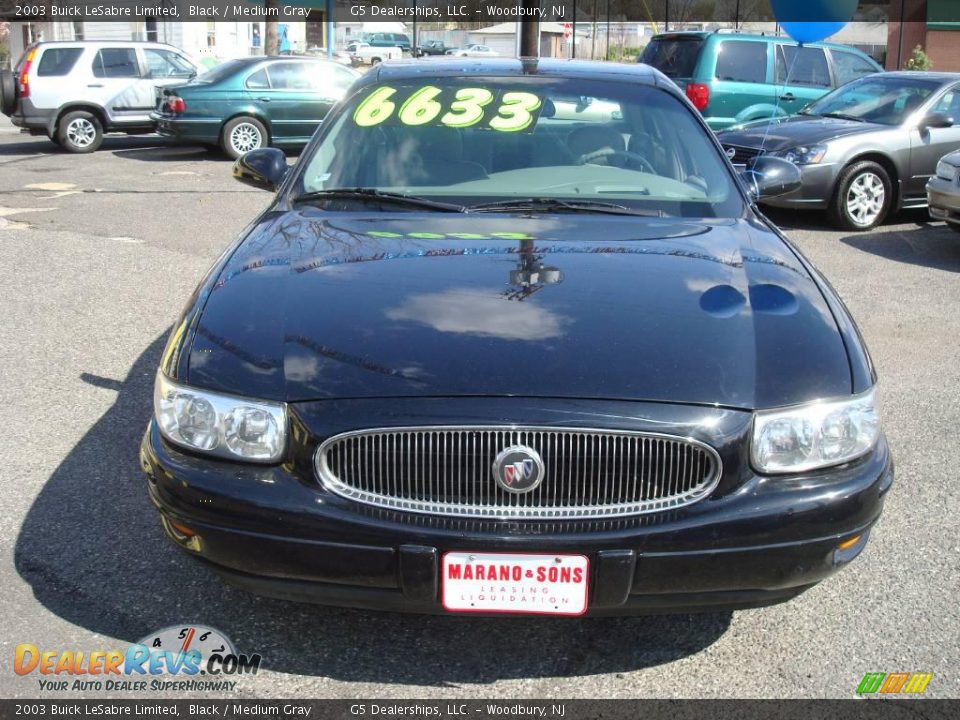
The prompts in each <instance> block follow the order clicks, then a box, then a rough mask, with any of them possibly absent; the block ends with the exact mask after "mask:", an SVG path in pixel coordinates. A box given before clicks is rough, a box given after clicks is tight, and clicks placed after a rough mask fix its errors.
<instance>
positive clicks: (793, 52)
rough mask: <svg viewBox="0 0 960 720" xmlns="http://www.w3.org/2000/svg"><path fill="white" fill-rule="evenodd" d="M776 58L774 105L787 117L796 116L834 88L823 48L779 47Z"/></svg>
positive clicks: (781, 44)
mask: <svg viewBox="0 0 960 720" xmlns="http://www.w3.org/2000/svg"><path fill="white" fill-rule="evenodd" d="M776 57H777V59H776V70H775V80H774V83H775V85H776V97H775V98H774V102H776V103H777V104H778V105H779V107H780V109H781V110H783V111H784V113H785V114H787V115H793V114H795V113H796V112H798V111H799V110H801V109H803V107H804V106H805V105H807V104H808V103H811V102H813V101H814V100H816V99H817V98H819V97H821V96H822V95H824V94H825V93H827V92H828V91H829V90H830V88H831V87H832V84H833V83H832V80H831V77H830V64H829V63H828V62H827V56H826V53H825V52H824V50H823V48H820V47H801V46H797V45H787V44H785V43H777V48H776Z"/></svg>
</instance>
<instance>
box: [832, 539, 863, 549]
mask: <svg viewBox="0 0 960 720" xmlns="http://www.w3.org/2000/svg"><path fill="white" fill-rule="evenodd" d="M858 542H860V536H859V535H854V536H853V537H852V538H850V539H849V540H844V541H843V542H842V543H840V544H839V545H837V550H849V549H850V548H852V547H853V546H854V545H856V544H857V543H858Z"/></svg>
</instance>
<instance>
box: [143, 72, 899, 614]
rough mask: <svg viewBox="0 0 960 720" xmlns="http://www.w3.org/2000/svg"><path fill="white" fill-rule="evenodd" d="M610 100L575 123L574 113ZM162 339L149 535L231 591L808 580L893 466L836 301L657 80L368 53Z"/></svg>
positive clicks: (685, 602)
mask: <svg viewBox="0 0 960 720" xmlns="http://www.w3.org/2000/svg"><path fill="white" fill-rule="evenodd" d="M583 104H586V105H593V106H603V107H611V106H616V112H603V113H591V114H586V115H584V116H582V119H579V120H578V119H576V118H577V114H576V113H575V112H574V111H573V109H575V108H576V107H578V106H580V105H583ZM234 174H235V176H236V177H237V178H238V179H240V180H241V181H243V182H245V183H248V184H251V185H254V186H256V187H261V188H265V189H272V190H276V193H277V194H276V197H275V199H274V201H273V202H272V203H271V204H270V206H269V207H268V208H267V209H266V210H265V211H264V212H263V213H262V214H261V215H260V216H259V217H258V218H257V219H255V220H254V221H253V223H252V224H251V225H250V226H249V227H248V229H247V230H245V231H244V233H243V235H242V236H241V237H240V238H238V239H237V241H236V242H235V243H234V244H233V245H232V246H231V247H230V248H229V249H228V250H227V251H226V252H225V253H223V255H222V256H221V258H220V259H219V260H218V261H217V263H216V264H215V265H214V267H213V268H212V269H211V271H210V272H209V273H208V274H207V275H206V277H205V278H204V279H203V280H202V282H201V284H200V286H199V287H198V289H197V290H196V292H195V293H194V294H193V296H192V297H191V299H190V301H189V303H188V305H187V307H186V309H185V311H184V313H183V315H182V317H181V318H180V319H179V321H178V322H177V323H176V324H175V329H174V330H173V332H172V333H171V336H170V339H169V342H168V345H167V348H166V350H165V351H164V353H163V356H162V360H161V365H160V368H159V370H158V373H157V376H156V389H155V396H154V399H155V414H154V417H153V419H152V420H151V421H150V422H149V427H148V429H147V431H146V434H145V437H144V439H143V443H142V447H141V465H142V467H143V468H144V470H145V472H146V475H147V482H146V486H147V488H148V492H149V495H150V497H151V499H152V501H153V502H154V504H155V505H156V507H157V508H158V510H159V513H160V518H161V522H162V524H163V526H164V528H165V529H166V532H167V534H168V536H169V537H170V539H171V540H172V541H173V542H174V543H176V544H177V545H178V546H179V547H180V548H182V549H184V550H185V551H186V552H188V553H191V554H192V555H194V556H196V557H198V558H201V559H203V560H205V561H206V562H207V563H208V564H209V566H210V567H211V568H212V569H213V570H215V571H216V572H217V573H219V574H220V575H221V576H223V577H224V578H226V579H227V580H228V581H229V582H232V583H235V584H237V585H239V586H241V587H243V588H246V589H249V590H253V591H256V592H260V593H264V594H267V595H275V596H281V597H287V598H293V599H297V600H310V601H316V602H323V603H328V604H334V605H353V606H359V607H367V608H381V609H393V610H403V611H416V612H428V613H445V612H451V613H477V612H480V613H537V614H553V615H580V614H583V613H590V614H598V615H599V614H633V613H645V612H688V611H691V610H703V609H717V608H740V607H752V606H759V605H765V604H770V603H774V602H780V601H783V600H786V599H788V598H791V597H794V596H795V595H797V594H799V593H801V592H803V591H804V590H806V589H807V588H809V587H811V586H812V585H814V584H815V583H817V582H819V581H820V580H822V579H823V578H825V577H827V576H828V575H830V574H831V573H833V572H835V571H837V570H839V569H840V568H842V567H844V566H846V565H847V564H848V563H849V562H850V561H851V560H853V558H855V557H856V556H857V555H858V554H859V553H860V552H861V551H862V550H863V549H864V547H866V545H867V541H868V536H869V535H870V533H871V531H872V528H873V526H874V523H876V521H877V520H878V518H879V516H880V513H881V510H882V506H883V502H884V497H885V494H886V492H887V491H888V489H889V488H890V486H891V483H892V480H893V467H892V462H891V458H890V452H889V450H888V447H887V443H886V441H885V439H884V436H883V433H882V431H881V429H880V426H879V423H878V416H877V408H876V398H875V397H874V387H875V383H876V377H875V375H874V371H873V368H872V366H871V364H870V361H869V358H868V356H867V352H866V349H865V348H864V345H863V342H862V340H861V338H860V335H859V333H858V331H857V329H856V327H855V325H854V323H853V321H852V320H851V318H850V316H849V314H848V313H847V311H846V309H845V308H844V306H843V304H842V303H841V302H840V300H839V299H838V298H837V296H836V295H835V294H834V292H833V291H832V290H831V288H830V286H829V285H828V284H827V282H826V281H824V279H823V278H822V277H821V276H820V274H819V273H818V272H817V271H816V270H815V269H814V268H813V267H812V266H811V265H810V263H809V262H808V261H807V260H806V259H805V258H804V257H803V256H802V255H801V254H800V253H799V252H798V251H797V249H796V248H795V247H794V246H793V245H792V244H791V243H790V242H789V241H787V240H786V239H785V238H784V237H783V235H781V233H780V232H779V231H778V230H777V228H776V227H775V226H773V225H772V224H771V223H770V222H769V221H768V220H767V219H766V218H765V217H764V216H763V215H762V214H760V213H759V212H758V211H757V209H756V207H755V204H754V203H755V201H756V199H757V198H759V197H764V196H767V195H771V194H775V193H781V192H786V191H788V190H790V189H791V188H794V187H796V185H797V183H798V182H799V174H800V173H799V170H798V169H797V167H796V166H795V165H793V164H792V163H790V162H788V161H787V160H784V159H781V158H773V157H760V158H756V159H755V160H754V161H753V162H752V163H751V165H750V168H749V171H747V172H745V173H743V174H742V175H741V176H738V175H737V174H736V173H735V171H734V168H733V166H732V165H731V164H730V163H729V162H728V161H727V159H726V158H725V157H724V154H723V150H722V148H721V146H720V145H719V144H718V143H717V141H716V139H715V137H714V136H713V134H712V133H711V132H710V130H709V128H708V127H707V125H706V124H705V123H704V122H703V119H702V118H701V117H700V115H699V114H698V113H697V112H696V110H695V109H694V108H693V106H692V105H691V104H690V103H689V102H688V101H687V100H686V98H685V97H684V96H683V94H682V92H681V91H679V90H677V88H676V87H675V86H674V85H673V83H670V82H668V81H667V80H666V78H665V77H664V76H663V75H661V74H660V73H658V72H657V71H656V70H653V69H650V68H647V67H646V66H642V65H640V66H638V65H616V64H610V63H594V62H583V61H568V60H548V59H542V60H539V61H537V60H533V59H524V60H517V59H502V60H484V61H480V60H462V61H458V62H456V63H453V62H444V63H439V62H438V63H423V62H419V61H412V60H411V61H403V62H398V63H384V64H382V65H380V66H378V67H377V68H376V69H374V70H372V71H371V72H369V73H367V74H366V75H365V76H364V77H363V78H362V79H360V80H359V81H358V82H357V84H356V85H354V86H353V88H352V89H351V91H350V94H349V96H348V97H346V98H345V99H344V100H343V102H342V103H340V104H339V105H338V106H337V108H336V109H335V110H334V111H333V113H332V114H331V115H330V117H328V118H327V120H325V121H324V124H323V125H322V126H321V129H320V131H319V132H318V133H317V135H316V136H315V137H314V139H313V140H312V141H311V143H310V145H309V146H308V147H307V148H306V149H305V150H304V152H303V153H302V154H301V155H300V158H299V160H298V161H297V163H296V165H295V166H293V167H289V166H288V165H287V161H286V158H285V157H284V155H283V153H281V152H280V151H278V150H274V149H269V148H268V149H261V150H256V151H253V152H251V153H248V154H247V155H245V156H243V157H242V158H241V159H240V160H239V161H238V162H237V163H236V164H235V166H234Z"/></svg>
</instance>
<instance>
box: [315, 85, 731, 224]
mask: <svg viewBox="0 0 960 720" xmlns="http://www.w3.org/2000/svg"><path fill="white" fill-rule="evenodd" d="M304 164H305V171H304V173H303V175H302V176H301V179H300V187H299V191H300V192H301V193H318V192H321V191H330V190H335V189H338V188H352V189H356V188H367V189H375V190H379V191H381V192H390V193H402V194H407V195H415V196H418V197H421V198H423V197H426V198H429V199H434V200H438V201H443V202H446V203H456V204H458V205H463V206H467V207H470V206H474V205H480V204H484V203H490V202H503V201H508V200H511V199H513V200H517V199H527V198H538V199H545V198H551V199H560V200H567V201H571V202H579V203H583V202H585V201H592V202H596V201H600V202H608V203H616V204H618V205H621V206H623V207H627V208H631V209H639V210H649V211H652V212H656V213H663V214H669V215H675V216H685V217H737V216H739V215H740V214H741V213H742V212H743V205H742V199H741V196H740V194H739V193H738V191H737V188H736V186H735V179H734V178H733V176H732V175H731V173H730V172H729V170H728V168H727V166H726V164H725V163H724V161H723V158H722V156H721V153H720V152H719V151H718V150H717V148H716V147H715V146H714V144H713V143H712V142H711V141H710V137H709V135H708V133H707V131H706V130H704V128H703V127H702V126H701V125H700V123H698V122H697V121H696V119H695V117H694V115H693V112H692V111H691V110H690V109H689V108H687V107H686V105H685V104H684V103H682V102H681V101H680V100H679V99H677V98H676V97H674V96H673V95H672V94H670V93H668V92H666V91H664V90H659V89H656V88H652V87H649V86H643V85H634V84H628V83H624V82H600V81H591V80H569V79H559V78H539V77H526V78H476V77H473V78H459V77H433V78H423V79H416V80H409V81H408V80H404V81H402V82H391V83H385V84H376V85H369V86H367V87H364V88H363V89H362V90H361V91H360V92H359V93H356V94H355V95H354V96H353V97H352V98H350V99H349V100H348V101H347V102H346V104H345V106H343V107H342V108H341V109H340V111H339V112H338V113H337V115H336V119H334V120H333V121H332V123H331V125H330V126H329V128H328V130H327V132H325V133H323V134H322V136H321V140H320V143H319V145H317V146H315V147H314V148H313V149H312V150H311V154H310V155H309V157H307V158H306V159H305V163H304ZM337 207H339V206H337Z"/></svg>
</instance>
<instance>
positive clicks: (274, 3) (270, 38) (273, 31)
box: [263, 0, 280, 55]
mask: <svg viewBox="0 0 960 720" xmlns="http://www.w3.org/2000/svg"><path fill="white" fill-rule="evenodd" d="M266 5H267V8H268V9H272V10H273V11H274V12H277V13H278V14H279V12H280V3H279V0H266ZM267 17H271V18H276V17H277V15H273V14H272V13H271V14H270V15H268V16H267ZM263 35H264V37H263V54H264V55H279V54H280V37H279V35H278V34H277V21H276V20H267V21H265V22H264V23H263Z"/></svg>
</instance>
